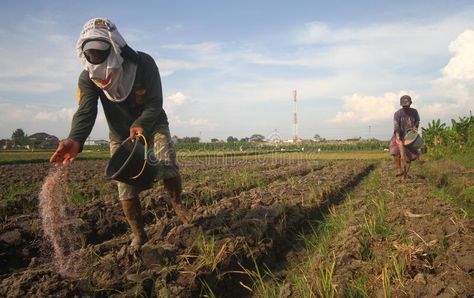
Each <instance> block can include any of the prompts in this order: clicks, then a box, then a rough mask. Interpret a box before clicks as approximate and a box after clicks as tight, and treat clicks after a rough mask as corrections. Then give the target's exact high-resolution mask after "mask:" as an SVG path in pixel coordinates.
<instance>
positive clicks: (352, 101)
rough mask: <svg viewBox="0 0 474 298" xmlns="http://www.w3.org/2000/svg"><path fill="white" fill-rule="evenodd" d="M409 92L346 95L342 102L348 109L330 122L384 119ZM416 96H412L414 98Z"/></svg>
mask: <svg viewBox="0 0 474 298" xmlns="http://www.w3.org/2000/svg"><path fill="white" fill-rule="evenodd" d="M407 93H408V92H406V91H400V92H398V93H393V92H388V93H385V94H384V95H382V96H371V95H365V96H364V95H359V94H353V95H351V96H344V97H342V102H343V105H344V109H345V110H346V111H342V112H337V114H336V116H335V117H334V118H332V119H331V120H330V122H332V123H337V124H347V125H352V124H361V123H363V124H366V123H377V122H381V121H384V120H386V119H387V117H390V115H392V114H393V113H394V111H395V110H396V109H397V108H398V106H399V100H400V97H401V96H402V95H404V94H407ZM415 97H416V96H412V98H413V99H414V98H415Z"/></svg>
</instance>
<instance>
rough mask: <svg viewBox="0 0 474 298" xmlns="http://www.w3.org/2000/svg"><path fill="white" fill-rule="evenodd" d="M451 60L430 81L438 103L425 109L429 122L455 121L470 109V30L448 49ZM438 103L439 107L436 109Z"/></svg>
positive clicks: (473, 96)
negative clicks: (435, 120) (437, 119)
mask: <svg viewBox="0 0 474 298" xmlns="http://www.w3.org/2000/svg"><path fill="white" fill-rule="evenodd" d="M449 51H450V53H451V54H452V57H451V59H450V60H449V62H448V63H447V64H446V66H445V67H444V68H443V69H442V70H441V74H442V76H441V77H440V78H437V79H435V80H433V82H432V86H433V91H434V93H435V94H436V95H437V96H438V97H440V99H441V100H442V102H435V103H432V104H430V105H428V106H426V107H425V108H424V109H423V111H425V112H426V113H427V114H428V115H429V116H430V117H431V118H434V119H436V118H456V116H462V115H464V114H466V112H467V111H469V110H473V109H474V30H465V31H463V32H462V33H461V34H459V36H457V38H456V39H455V40H454V41H452V42H451V43H450V45H449ZM440 103H443V105H442V106H440Z"/></svg>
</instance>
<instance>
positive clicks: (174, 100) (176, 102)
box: [163, 91, 191, 113]
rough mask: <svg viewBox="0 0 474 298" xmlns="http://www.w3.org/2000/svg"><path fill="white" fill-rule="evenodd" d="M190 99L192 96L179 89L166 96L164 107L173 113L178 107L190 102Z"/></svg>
mask: <svg viewBox="0 0 474 298" xmlns="http://www.w3.org/2000/svg"><path fill="white" fill-rule="evenodd" d="M190 101H191V98H190V97H189V96H186V95H184V93H183V92H181V91H178V92H176V93H173V94H171V95H169V96H167V97H166V98H165V101H164V103H163V107H164V110H165V111H166V112H167V113H173V112H174V110H175V109H176V107H178V106H181V105H183V104H185V103H189V102H190Z"/></svg>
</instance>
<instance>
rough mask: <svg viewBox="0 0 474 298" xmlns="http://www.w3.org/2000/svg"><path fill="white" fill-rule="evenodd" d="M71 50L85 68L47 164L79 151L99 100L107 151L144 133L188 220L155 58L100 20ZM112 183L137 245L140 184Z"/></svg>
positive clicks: (67, 158)
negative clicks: (66, 128) (64, 130)
mask: <svg viewBox="0 0 474 298" xmlns="http://www.w3.org/2000/svg"><path fill="white" fill-rule="evenodd" d="M76 50H77V55H78V56H79V59H80V61H81V64H82V66H83V67H84V70H83V71H82V73H81V74H80V76H79V86H78V89H77V100H78V104H79V107H78V109H77V111H76V113H75V114H74V117H73V119H72V125H71V131H70V133H69V136H68V138H67V139H65V140H63V141H61V142H60V144H59V146H58V148H57V149H56V152H55V153H54V154H53V155H52V156H51V159H50V162H70V161H73V160H74V159H75V158H76V156H77V154H78V153H79V152H81V151H82V148H83V145H84V142H85V141H86V139H87V137H88V136H89V134H90V132H91V131H92V128H93V126H94V123H95V120H96V116H97V104H98V101H99V100H100V102H101V104H102V107H103V110H104V113H105V117H106V118H107V123H108V126H109V131H110V132H109V137H110V151H111V154H113V153H114V152H115V151H116V150H117V148H118V147H119V145H120V144H121V143H122V142H123V141H124V140H125V139H127V138H128V137H130V138H131V139H132V140H134V139H135V136H137V135H139V134H143V135H144V136H145V137H146V138H147V139H148V140H153V142H150V143H151V144H150V145H151V146H153V151H154V153H155V158H156V161H157V162H158V168H159V170H158V171H157V172H158V175H159V177H158V179H162V180H163V183H164V187H165V189H166V190H167V192H168V193H169V195H170V197H171V205H172V207H173V209H174V211H175V213H176V214H177V215H178V217H179V218H180V219H181V221H183V222H185V223H186V222H188V221H189V220H190V214H189V213H188V211H186V210H185V209H183V207H182V205H181V203H180V201H181V191H182V186H181V176H180V174H179V169H178V166H177V163H176V153H175V151H174V149H173V147H172V145H171V136H170V131H169V127H168V119H167V116H166V113H165V111H164V110H163V107H162V105H163V95H162V90H161V80H160V74H159V71H158V68H157V66H156V64H155V61H154V60H153V58H152V57H151V56H149V55H148V54H146V53H143V52H136V51H134V50H133V49H131V48H130V47H129V46H128V45H127V44H126V42H125V40H124V39H123V37H122V36H121V35H120V33H119V32H118V31H117V27H116V26H115V25H114V23H112V22H111V21H110V20H108V19H105V18H96V19H92V20H90V21H88V22H87V23H86V24H85V25H84V27H83V29H82V31H81V33H80V36H79V39H78V41H77V44H76ZM151 146H150V147H151ZM150 149H151V148H150ZM156 161H154V162H155V163H156ZM117 184H118V193H119V198H120V202H121V205H122V209H123V212H124V214H125V217H126V218H127V221H128V223H129V225H130V227H131V229H132V231H133V240H132V242H131V244H130V245H131V246H132V247H140V246H141V245H142V244H144V243H145V242H146V241H147V240H148V238H147V235H146V233H145V230H144V224H143V217H142V211H141V206H140V201H139V197H138V195H139V193H140V192H141V191H142V190H143V187H137V186H133V185H130V184H126V183H122V182H117Z"/></svg>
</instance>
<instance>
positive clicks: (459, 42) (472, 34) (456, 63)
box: [442, 30, 474, 81]
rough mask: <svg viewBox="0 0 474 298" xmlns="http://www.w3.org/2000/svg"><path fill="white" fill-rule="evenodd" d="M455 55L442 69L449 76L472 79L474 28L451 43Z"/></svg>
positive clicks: (450, 46)
mask: <svg viewBox="0 0 474 298" xmlns="http://www.w3.org/2000/svg"><path fill="white" fill-rule="evenodd" d="M449 51H450V52H451V53H453V57H452V58H451V60H449V63H448V65H446V66H445V67H444V69H443V71H442V73H443V75H444V76H445V77H448V78H452V79H456V80H460V81H471V80H473V79H474V30H466V31H464V32H463V33H461V34H460V35H459V36H458V37H457V38H456V40H454V41H453V42H452V43H451V44H450V45H449Z"/></svg>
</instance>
